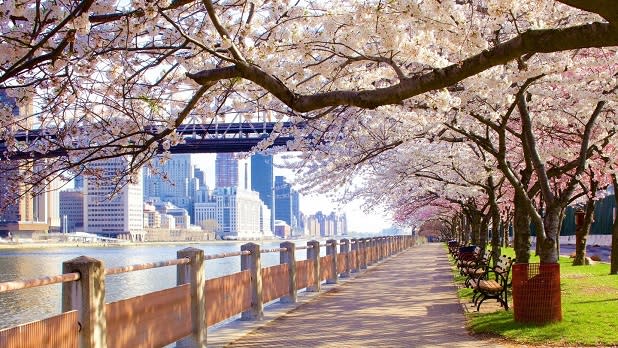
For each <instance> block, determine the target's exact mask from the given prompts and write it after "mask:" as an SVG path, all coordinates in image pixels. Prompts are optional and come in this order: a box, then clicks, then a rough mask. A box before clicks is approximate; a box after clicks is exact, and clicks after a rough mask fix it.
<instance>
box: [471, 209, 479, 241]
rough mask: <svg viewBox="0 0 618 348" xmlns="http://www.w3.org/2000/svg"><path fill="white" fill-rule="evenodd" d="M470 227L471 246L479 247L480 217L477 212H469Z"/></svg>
mask: <svg viewBox="0 0 618 348" xmlns="http://www.w3.org/2000/svg"><path fill="white" fill-rule="evenodd" d="M470 227H472V236H471V237H472V244H473V245H479V242H480V238H481V215H480V214H479V213H478V212H477V211H471V212H470Z"/></svg>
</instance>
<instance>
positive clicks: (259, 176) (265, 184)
mask: <svg viewBox="0 0 618 348" xmlns="http://www.w3.org/2000/svg"><path fill="white" fill-rule="evenodd" d="M274 183H275V180H274V170H273V156H270V155H268V156H267V155H262V154H256V155H253V156H251V189H252V190H253V191H256V192H257V193H258V194H259V195H260V199H261V200H262V202H264V204H265V205H266V206H267V207H268V209H270V211H271V212H273V213H274V211H275V209H274V207H275V196H274ZM270 225H271V226H274V225H275V214H271V219H270Z"/></svg>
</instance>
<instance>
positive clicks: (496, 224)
mask: <svg viewBox="0 0 618 348" xmlns="http://www.w3.org/2000/svg"><path fill="white" fill-rule="evenodd" d="M487 185H488V188H489V189H488V190H487V191H488V192H487V193H488V197H489V214H490V217H491V253H492V257H493V260H494V262H496V261H497V260H498V258H499V257H500V254H501V252H502V251H501V250H500V226H501V222H502V221H501V220H500V207H498V200H497V197H496V187H495V186H494V182H493V178H492V177H491V176H490V177H489V179H488V181H487Z"/></svg>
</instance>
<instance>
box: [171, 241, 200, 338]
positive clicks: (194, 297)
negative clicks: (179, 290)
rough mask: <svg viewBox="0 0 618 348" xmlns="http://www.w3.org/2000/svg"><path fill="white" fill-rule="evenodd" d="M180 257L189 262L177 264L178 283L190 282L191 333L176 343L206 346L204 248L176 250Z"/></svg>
mask: <svg viewBox="0 0 618 348" xmlns="http://www.w3.org/2000/svg"><path fill="white" fill-rule="evenodd" d="M176 257H177V258H179V259H182V258H187V259H189V260H190V261H189V263H187V264H184V265H178V266H176V284H177V285H182V284H190V290H189V292H190V296H191V328H192V329H191V335H189V336H187V337H185V338H183V339H181V340H180V341H178V342H177V343H176V347H206V336H207V332H208V330H207V328H208V326H207V324H206V291H205V286H206V274H205V272H204V250H201V249H196V248H185V249H182V250H178V251H177V252H176Z"/></svg>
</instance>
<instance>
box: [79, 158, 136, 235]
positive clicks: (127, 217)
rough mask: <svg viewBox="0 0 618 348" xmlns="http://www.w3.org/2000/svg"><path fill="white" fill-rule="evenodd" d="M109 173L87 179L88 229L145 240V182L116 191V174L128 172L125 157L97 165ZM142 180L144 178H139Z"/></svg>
mask: <svg viewBox="0 0 618 348" xmlns="http://www.w3.org/2000/svg"><path fill="white" fill-rule="evenodd" d="M93 165H94V166H95V167H97V168H99V169H102V170H103V173H105V174H104V175H105V176H104V177H102V178H95V177H89V176H86V177H85V182H84V229H85V231H86V232H89V233H96V234H100V235H104V236H109V237H120V238H130V239H133V240H143V235H144V194H143V188H142V183H141V182H139V183H130V184H127V185H126V186H124V187H123V188H122V189H121V190H120V191H119V192H116V193H115V194H114V195H113V196H112V197H111V198H110V195H111V194H112V193H113V192H114V190H115V189H116V185H115V184H114V183H113V182H112V181H111V180H113V177H114V176H115V173H116V172H118V171H119V172H126V170H127V165H128V163H127V160H126V159H125V158H123V157H118V158H113V159H108V160H104V161H98V162H95V163H94V164H93ZM138 177H141V176H138Z"/></svg>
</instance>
